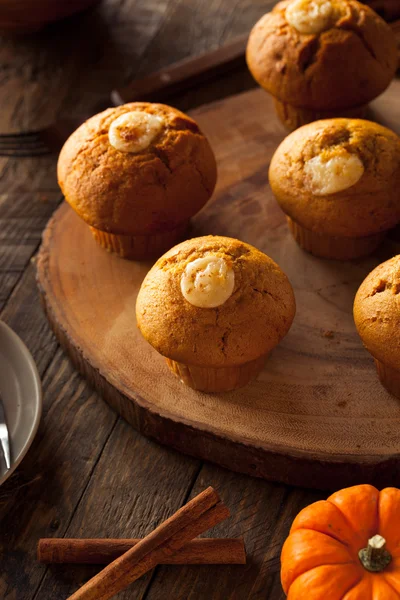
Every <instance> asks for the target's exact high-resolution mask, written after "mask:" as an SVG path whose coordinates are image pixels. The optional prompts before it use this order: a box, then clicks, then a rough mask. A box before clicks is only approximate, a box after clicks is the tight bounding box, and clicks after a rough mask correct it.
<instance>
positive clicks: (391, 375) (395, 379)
mask: <svg viewBox="0 0 400 600" xmlns="http://www.w3.org/2000/svg"><path fill="white" fill-rule="evenodd" d="M374 361H375V365H376V370H377V371H378V377H379V379H380V382H381V384H382V385H383V386H384V387H385V388H386V389H387V391H388V392H390V393H391V394H393V396H396V397H397V398H400V371H397V370H396V369H393V368H392V367H388V366H387V365H385V364H384V363H383V362H380V361H379V360H377V359H376V358H374Z"/></svg>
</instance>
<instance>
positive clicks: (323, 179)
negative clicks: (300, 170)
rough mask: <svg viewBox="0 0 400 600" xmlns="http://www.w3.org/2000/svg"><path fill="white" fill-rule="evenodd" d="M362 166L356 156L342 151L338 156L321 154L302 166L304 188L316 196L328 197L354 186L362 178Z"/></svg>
mask: <svg viewBox="0 0 400 600" xmlns="http://www.w3.org/2000/svg"><path fill="white" fill-rule="evenodd" d="M363 173H364V165H363V163H362V162H361V160H360V159H359V157H358V156H357V155H356V154H351V153H350V152H348V151H347V150H342V151H341V152H340V154H335V155H332V154H331V155H329V153H328V154H323V155H318V156H315V157H314V158H311V159H310V160H308V161H307V162H306V163H305V165H304V174H305V175H306V186H307V187H308V188H309V189H310V190H311V191H312V193H313V194H315V195H316V196H328V195H329V194H336V193H337V192H342V191H343V190H347V189H348V188H350V187H352V186H353V185H355V184H356V183H357V182H358V181H359V180H360V179H361V177H362V176H363Z"/></svg>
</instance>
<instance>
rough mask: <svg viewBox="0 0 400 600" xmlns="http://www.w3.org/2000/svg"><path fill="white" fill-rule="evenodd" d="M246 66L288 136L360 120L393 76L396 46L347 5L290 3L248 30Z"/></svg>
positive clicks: (345, 0) (348, 1) (344, 0)
mask: <svg viewBox="0 0 400 600" xmlns="http://www.w3.org/2000/svg"><path fill="white" fill-rule="evenodd" d="M247 64H248V66H249V69H250V71H251V73H252V75H253V77H254V78H255V80H256V81H257V82H258V83H259V84H260V86H261V87H262V88H264V89H265V90H266V91H267V92H269V93H270V94H272V96H273V97H274V101H275V108H276V111H277V114H278V116H279V118H280V119H281V121H282V122H283V123H284V124H285V125H286V126H287V127H288V128H289V129H290V130H293V129H296V128H297V127H300V126H301V125H304V124H305V123H309V122H310V121H315V120H317V119H324V118H330V117H362V116H364V115H365V107H366V104H367V103H368V102H370V101H371V100H372V99H373V98H375V97H376V96H378V95H379V94H381V93H382V92H383V91H384V90H385V89H386V88H387V86H388V85H389V83H390V82H391V80H392V79H393V76H394V74H395V72H396V69H397V49H396V39H395V36H394V33H393V31H392V30H391V28H390V26H389V25H388V24H387V23H386V22H385V21H384V20H383V19H382V18H381V17H379V16H378V15H377V14H376V13H375V12H374V11H373V10H372V9H371V8H369V7H368V6H366V5H365V4H361V3H360V2H356V1H355V0H290V1H285V2H279V3H278V4H277V5H276V6H275V7H274V9H273V10H272V12H270V13H268V14H266V15H264V16H263V17H262V18H261V19H260V21H259V22H258V23H257V24H256V26H255V27H254V29H253V30H252V32H251V34H250V38H249V41H248V46H247Z"/></svg>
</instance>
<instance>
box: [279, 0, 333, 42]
mask: <svg viewBox="0 0 400 600" xmlns="http://www.w3.org/2000/svg"><path fill="white" fill-rule="evenodd" d="M334 16H335V10H334V6H333V4H332V2H331V0H293V2H292V3H291V4H289V6H288V7H287V9H286V20H287V22H288V23H289V25H291V26H292V27H294V28H295V29H296V30H297V31H298V32H299V33H304V34H315V33H320V32H321V31H324V30H325V29H328V28H329V27H330V26H331V24H332V22H333V20H334Z"/></svg>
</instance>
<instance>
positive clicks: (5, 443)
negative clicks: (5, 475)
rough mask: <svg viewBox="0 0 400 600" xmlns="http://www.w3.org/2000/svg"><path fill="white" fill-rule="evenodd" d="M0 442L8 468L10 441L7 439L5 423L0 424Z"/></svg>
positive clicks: (9, 465)
mask: <svg viewBox="0 0 400 600" xmlns="http://www.w3.org/2000/svg"><path fill="white" fill-rule="evenodd" d="M0 443H1V447H2V450H3V454H4V460H5V462H6V467H7V469H9V468H10V467H11V454H10V442H9V439H8V429H7V425H6V424H5V423H2V424H1V425H0Z"/></svg>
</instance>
